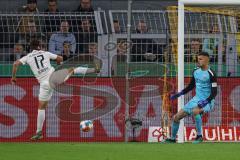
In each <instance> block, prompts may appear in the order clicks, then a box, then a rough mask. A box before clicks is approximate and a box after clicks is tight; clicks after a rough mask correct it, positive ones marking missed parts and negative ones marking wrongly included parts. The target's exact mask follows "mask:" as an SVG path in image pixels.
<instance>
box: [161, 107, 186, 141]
mask: <svg viewBox="0 0 240 160" xmlns="http://www.w3.org/2000/svg"><path fill="white" fill-rule="evenodd" d="M187 115H188V114H187V113H186V112H185V111H184V110H182V109H181V110H180V111H179V112H178V113H177V114H176V115H175V116H174V118H173V122H172V127H171V128H172V129H171V137H170V138H167V139H166V140H165V141H164V143H176V137H177V132H178V129H179V123H180V120H181V119H182V118H184V117H186V116H187Z"/></svg>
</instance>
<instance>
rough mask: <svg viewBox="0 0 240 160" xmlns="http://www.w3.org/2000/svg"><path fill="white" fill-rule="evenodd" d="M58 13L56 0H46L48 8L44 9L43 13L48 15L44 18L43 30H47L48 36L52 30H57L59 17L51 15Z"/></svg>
mask: <svg viewBox="0 0 240 160" xmlns="http://www.w3.org/2000/svg"><path fill="white" fill-rule="evenodd" d="M58 13H59V10H58V7H57V0H48V8H47V9H46V10H45V14H48V15H49V17H46V18H45V32H47V36H48V38H49V37H50V36H51V35H52V33H53V32H56V31H58V30H59V26H60V17H57V16H51V15H53V14H58Z"/></svg>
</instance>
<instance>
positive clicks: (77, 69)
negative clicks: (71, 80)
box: [74, 67, 88, 74]
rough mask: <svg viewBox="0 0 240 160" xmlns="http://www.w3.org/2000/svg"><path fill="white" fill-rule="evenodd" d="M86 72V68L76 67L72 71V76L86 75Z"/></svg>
mask: <svg viewBox="0 0 240 160" xmlns="http://www.w3.org/2000/svg"><path fill="white" fill-rule="evenodd" d="M87 70H88V68H87V67H77V68H75V69H74V74H86V72H87Z"/></svg>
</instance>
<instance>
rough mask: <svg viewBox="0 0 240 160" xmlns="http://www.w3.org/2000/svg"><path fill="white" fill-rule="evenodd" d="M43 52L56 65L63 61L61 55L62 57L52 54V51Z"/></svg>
mask: <svg viewBox="0 0 240 160" xmlns="http://www.w3.org/2000/svg"><path fill="white" fill-rule="evenodd" d="M45 54H48V56H49V58H50V59H51V60H55V61H56V63H57V64H58V65H59V64H62V62H63V57H62V56H59V55H56V54H53V53H51V52H46V53H45Z"/></svg>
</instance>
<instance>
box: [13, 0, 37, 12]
mask: <svg viewBox="0 0 240 160" xmlns="http://www.w3.org/2000/svg"><path fill="white" fill-rule="evenodd" d="M18 12H24V13H38V8H37V0H27V5H26V6H22V8H20V9H19V10H18Z"/></svg>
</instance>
